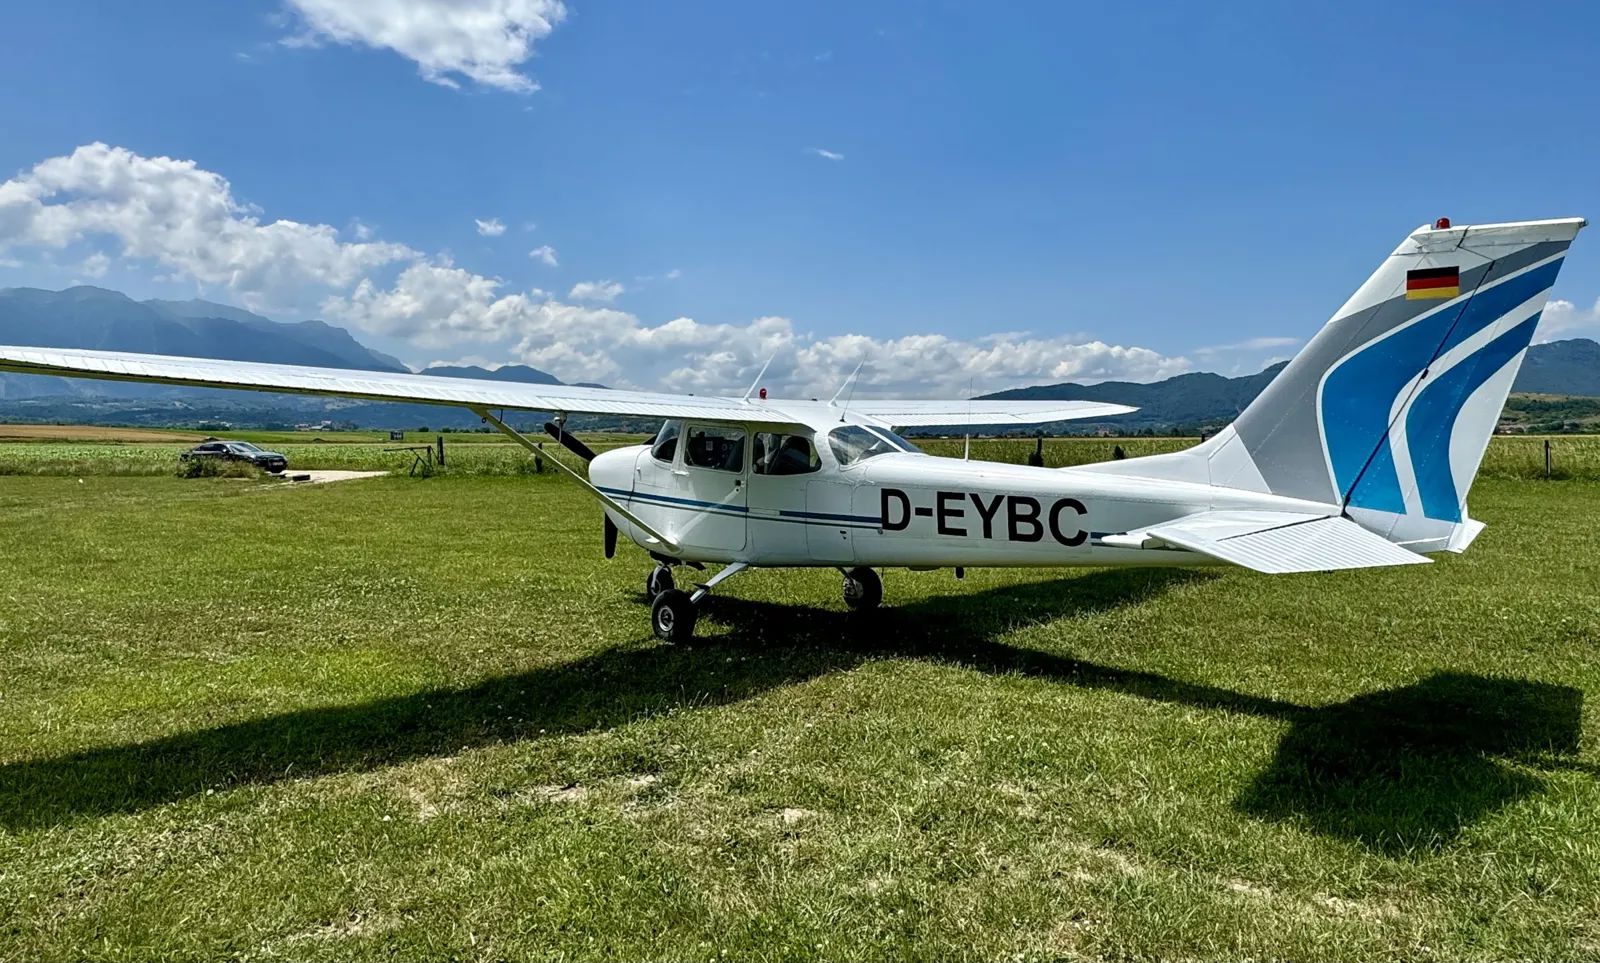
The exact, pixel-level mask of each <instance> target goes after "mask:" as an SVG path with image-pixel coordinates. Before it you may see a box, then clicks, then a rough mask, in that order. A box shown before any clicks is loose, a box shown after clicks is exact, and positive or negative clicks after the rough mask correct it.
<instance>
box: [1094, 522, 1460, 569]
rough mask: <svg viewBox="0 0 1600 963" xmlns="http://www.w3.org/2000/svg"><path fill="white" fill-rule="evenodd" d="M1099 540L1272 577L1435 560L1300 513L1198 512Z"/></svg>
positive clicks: (1378, 537) (1347, 524) (1344, 524)
mask: <svg viewBox="0 0 1600 963" xmlns="http://www.w3.org/2000/svg"><path fill="white" fill-rule="evenodd" d="M1102 541H1103V542H1104V543H1105V544H1106V545H1110V546H1112V547H1114V548H1184V549H1188V550H1189V551H1191V552H1198V553H1200V554H1201V555H1206V556H1209V557H1211V558H1214V559H1217V560H1218V561H1222V562H1229V563H1231V564H1233V565H1238V566H1241V567H1243V568H1248V569H1253V570H1254V571H1257V572H1266V573H1268V574H1273V575H1281V574H1285V573H1288V572H1333V571H1338V570H1340V569H1350V568H1380V567H1383V566H1387V565H1425V564H1427V563H1428V562H1431V561H1433V560H1432V559H1430V558H1428V557H1427V556H1425V555H1418V554H1417V553H1416V552H1413V551H1411V550H1409V549H1407V548H1404V547H1402V546H1400V545H1396V544H1395V543H1393V542H1391V541H1389V540H1388V539H1386V538H1384V537H1383V536H1382V535H1378V534H1376V533H1374V532H1369V531H1367V530H1366V529H1364V528H1362V527H1361V526H1360V525H1357V524H1356V523H1355V522H1353V521H1351V520H1350V519H1348V518H1344V517H1342V516H1339V515H1312V514H1305V513H1300V512H1279V511H1209V512H1199V513H1197V514H1194V515H1187V516H1185V517H1183V518H1177V519H1173V520H1172V521H1170V522H1163V523H1162V524H1160V525H1152V526H1150V527H1149V528H1145V529H1140V530H1138V531H1132V532H1128V533H1126V534H1122V535H1108V536H1106V537H1105V538H1103V539H1102Z"/></svg>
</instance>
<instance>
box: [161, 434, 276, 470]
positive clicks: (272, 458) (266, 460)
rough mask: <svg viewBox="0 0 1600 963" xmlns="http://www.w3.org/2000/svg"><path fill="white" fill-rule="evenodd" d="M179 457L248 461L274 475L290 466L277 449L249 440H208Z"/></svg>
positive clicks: (184, 458)
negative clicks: (254, 443)
mask: <svg viewBox="0 0 1600 963" xmlns="http://www.w3.org/2000/svg"><path fill="white" fill-rule="evenodd" d="M178 457H179V458H181V459H183V460H184V461H189V460H190V459H193V458H218V459H221V460H223V461H247V462H249V463H250V464H252V465H254V466H256V467H257V468H259V469H261V470H262V471H269V472H272V473H273V474H274V475H276V474H278V473H279V472H281V471H283V470H284V469H286V468H288V467H289V459H288V457H287V456H285V455H283V454H281V453H279V452H276V451H267V450H266V449H264V448H257V447H256V446H255V445H252V444H250V443H249V442H248V441H208V442H205V443H203V444H199V445H196V446H194V447H193V448H191V449H189V450H188V451H186V452H184V453H183V454H181V455H179V456H178Z"/></svg>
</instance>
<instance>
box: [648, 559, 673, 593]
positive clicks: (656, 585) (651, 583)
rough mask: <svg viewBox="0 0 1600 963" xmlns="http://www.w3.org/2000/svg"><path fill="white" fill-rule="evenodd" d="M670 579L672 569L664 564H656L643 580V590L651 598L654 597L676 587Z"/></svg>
mask: <svg viewBox="0 0 1600 963" xmlns="http://www.w3.org/2000/svg"><path fill="white" fill-rule="evenodd" d="M676 587H677V585H676V583H675V582H673V581H672V569H671V568H670V567H668V566H666V565H657V566H656V567H655V568H653V569H651V570H650V577H649V578H647V579H645V580H644V592H645V594H646V595H648V596H650V597H651V598H656V597H657V596H659V595H660V594H661V593H662V592H666V591H668V590H670V589H673V588H676Z"/></svg>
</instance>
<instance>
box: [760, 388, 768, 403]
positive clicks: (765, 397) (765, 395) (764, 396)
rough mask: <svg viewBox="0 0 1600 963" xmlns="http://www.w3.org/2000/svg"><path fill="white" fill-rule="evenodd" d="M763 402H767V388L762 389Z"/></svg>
mask: <svg viewBox="0 0 1600 963" xmlns="http://www.w3.org/2000/svg"><path fill="white" fill-rule="evenodd" d="M761 400H762V401H766V400H767V389H765V388H762V389H761Z"/></svg>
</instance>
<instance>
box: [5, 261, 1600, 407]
mask: <svg viewBox="0 0 1600 963" xmlns="http://www.w3.org/2000/svg"><path fill="white" fill-rule="evenodd" d="M0 344H17V345H35V346H42V347H61V348H92V349H100V350H108V351H141V352H147V353H151V354H169V355H183V356H190V357H210V358H224V359H228V360H235V361H268V362H276V363H280V364H297V365H312V366H317V367H329V368H352V369H364V370H374V371H409V370H410V369H409V368H407V367H406V366H405V365H404V364H402V363H401V362H400V361H399V360H398V359H396V358H393V357H390V356H389V355H386V354H383V353H381V352H378V351H374V350H373V349H371V348H369V347H367V346H366V345H363V344H362V343H361V342H359V341H357V340H356V339H355V338H354V337H352V336H351V334H350V332H348V331H346V330H345V329H343V328H340V327H336V326H334V325H331V324H328V323H326V322H324V321H315V320H313V321H299V322H292V323H285V322H278V321H272V320H270V319H268V318H264V317H262V316H261V315H258V314H253V313H251V312H249V311H246V310H244V309H242V308H238V307H233V306H231V305H226V304H218V303H215V302H212V301H202V300H189V301H163V300H148V301H135V300H134V299H132V298H130V297H128V296H127V295H125V294H122V293H120V292H117V291H111V290H107V289H105V288H98V287H91V286H79V287H72V288H67V289H65V290H62V291H46V290H41V289H38V288H5V289H0ZM1282 367H1283V365H1282V364H1281V363H1280V364H1277V365H1273V366H1272V367H1269V368H1267V369H1266V370H1264V371H1260V372H1257V373H1256V374H1252V375H1245V376H1243V377H1235V378H1229V377H1225V376H1223V375H1218V374H1210V373H1206V372H1198V373H1193V374H1183V375H1178V376H1176V377H1173V378H1168V379H1166V380H1165V381H1157V382H1153V383H1150V384H1141V383H1137V382H1128V381H1106V382H1101V383H1099V384H1093V385H1081V384H1073V383H1067V384H1055V385H1036V386H1033V387H1029V388H1016V389H1013V390H1010V391H1001V392H996V393H994V394H990V395H985V396H984V397H986V398H996V399H1018V400H1034V399H1036V400H1067V399H1077V400H1087V401H1112V402H1117V403H1121V404H1130V405H1137V406H1139V409H1140V410H1139V411H1138V412H1135V413H1134V414H1132V415H1128V416H1123V417H1120V418H1117V419H1115V420H1114V421H1112V422H1107V423H1106V425H1107V426H1108V427H1109V426H1111V425H1115V426H1116V427H1117V428H1119V429H1121V430H1124V431H1126V430H1130V429H1134V430H1139V429H1145V428H1150V429H1173V428H1198V427H1207V426H1217V425H1221V424H1222V423H1225V422H1227V421H1230V420H1232V419H1233V418H1234V417H1235V416H1236V415H1237V414H1238V413H1239V412H1240V411H1242V410H1243V409H1244V407H1245V405H1247V404H1249V403H1250V401H1251V400H1252V399H1254V398H1255V397H1256V395H1257V394H1259V393H1260V392H1261V390H1262V389H1263V388H1265V387H1266V386H1267V383H1268V382H1270V381H1271V380H1272V378H1273V376H1275V375H1276V374H1277V373H1278V371H1279V370H1281V369H1282ZM421 373H423V374H430V375H438V376H441V377H454V378H484V379H488V380H491V381H517V382H524V383H527V384H551V385H555V384H562V383H563V382H561V381H560V380H559V379H557V378H556V377H555V376H553V375H551V374H549V373H548V372H545V371H540V370H539V369H537V368H531V367H528V366H527V365H505V366H502V367H499V368H494V369H488V368H481V367H477V366H472V365H438V366H434V367H430V368H426V369H424V370H423V371H422V372H421ZM595 387H600V386H595ZM1514 390H1515V391H1516V392H1521V393H1537V394H1542V395H1568V396H1570V395H1578V396H1591V397H1600V344H1597V343H1595V342H1594V341H1590V340H1588V339H1585V338H1578V339H1572V340H1567V341H1552V342H1548V343H1545V344H1537V345H1534V346H1533V347H1532V348H1530V349H1529V350H1528V354H1527V357H1526V359H1525V360H1524V362H1523V365H1522V370H1521V371H1520V372H1519V374H1518V375H1517V381H1516V385H1515V387H1514ZM1513 403H1514V404H1515V398H1514V402H1513ZM1541 404H1542V405H1543V406H1544V407H1545V408H1548V407H1549V405H1550V403H1549V402H1548V401H1544V402H1541ZM1589 407H1593V406H1592V405H1591V406H1589ZM0 420H6V421H55V422H74V421H110V422H116V423H123V424H148V425H170V424H194V423H196V422H197V421H201V420H221V421H227V422H230V423H233V424H236V425H248V426H276V425H285V424H296V423H300V422H306V421H320V420H334V421H338V422H343V423H349V424H355V425H360V426H362V427H373V428H414V427H417V426H419V425H428V426H430V427H435V428H440V427H447V426H448V427H463V428H464V427H474V426H476V425H477V424H478V419H477V418H475V417H474V416H473V415H472V414H471V412H467V411H464V410H458V409H451V408H440V407H436V406H431V405H414V404H394V403H375V402H363V401H355V400H344V399H325V398H312V397H302V396H297V395H271V394H263V393H260V392H251V391H225V390H221V389H208V388H178V387H167V386H159V385H135V384H124V383H120V382H111V381H83V380H76V379H69V378H49V377H39V376H30V375H0ZM614 422H616V419H611V420H610V421H605V420H597V421H595V426H599V425H601V424H612V423H614ZM629 426H630V427H642V426H634V425H631V424H630V425H629ZM1094 427H1096V426H1095V425H1091V424H1086V423H1082V422H1074V423H1070V424H1068V425H1062V426H1058V428H1059V430H1072V431H1082V430H1085V429H1093V428H1094Z"/></svg>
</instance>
